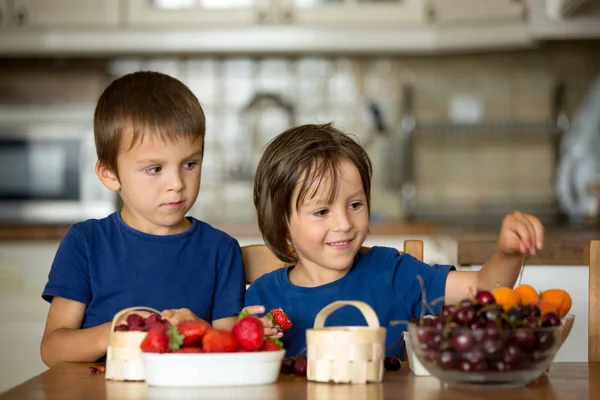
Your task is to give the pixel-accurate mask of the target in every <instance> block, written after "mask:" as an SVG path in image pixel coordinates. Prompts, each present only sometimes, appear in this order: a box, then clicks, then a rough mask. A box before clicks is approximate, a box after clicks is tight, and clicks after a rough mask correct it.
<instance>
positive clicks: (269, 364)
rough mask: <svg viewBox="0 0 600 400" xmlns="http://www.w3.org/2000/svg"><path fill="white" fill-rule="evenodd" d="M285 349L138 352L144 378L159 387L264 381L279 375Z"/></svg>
mask: <svg viewBox="0 0 600 400" xmlns="http://www.w3.org/2000/svg"><path fill="white" fill-rule="evenodd" d="M284 356H285V350H281V351H261V352H251V353H250V352H249V353H199V354H196V353H165V354H157V353H142V358H143V360H144V365H145V369H146V382H147V383H148V385H150V386H162V387H207V386H239V385H266V384H270V383H274V382H276V381H277V378H278V377H279V371H280V369H281V361H282V360H283V357H284Z"/></svg>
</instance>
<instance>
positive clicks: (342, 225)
mask: <svg viewBox="0 0 600 400" xmlns="http://www.w3.org/2000/svg"><path fill="white" fill-rule="evenodd" d="M351 228H352V220H351V219H350V216H349V215H348V213H347V212H340V213H338V214H337V216H336V219H335V230H336V231H341V232H346V231H349V230H350V229H351Z"/></svg>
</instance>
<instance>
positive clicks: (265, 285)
mask: <svg viewBox="0 0 600 400" xmlns="http://www.w3.org/2000/svg"><path fill="white" fill-rule="evenodd" d="M288 269H289V267H283V268H277V269H276V270H273V271H271V272H267V273H266V274H263V275H261V276H259V277H258V278H256V279H255V280H254V282H252V283H251V284H250V287H249V288H248V290H249V291H255V290H264V289H267V290H272V289H273V287H274V286H275V285H278V286H279V282H281V278H282V277H284V276H285V275H286V274H287V271H288Z"/></svg>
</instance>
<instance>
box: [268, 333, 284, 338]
mask: <svg viewBox="0 0 600 400" xmlns="http://www.w3.org/2000/svg"><path fill="white" fill-rule="evenodd" d="M269 337H270V338H271V339H281V338H282V337H283V332H277V334H276V335H271V336H269Z"/></svg>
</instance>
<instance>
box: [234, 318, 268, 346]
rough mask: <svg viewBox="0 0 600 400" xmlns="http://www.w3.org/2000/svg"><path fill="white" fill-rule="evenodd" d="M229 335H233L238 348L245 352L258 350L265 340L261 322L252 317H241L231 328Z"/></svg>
mask: <svg viewBox="0 0 600 400" xmlns="http://www.w3.org/2000/svg"><path fill="white" fill-rule="evenodd" d="M231 333H233V334H234V335H235V338H236V339H237V341H238V343H239V344H240V347H241V348H243V349H244V350H247V351H256V350H258V349H260V346H262V344H263V342H264V340H265V334H264V331H263V325H262V322H260V320H259V319H258V318H256V317H252V316H246V317H242V319H240V320H239V321H238V322H237V323H236V324H235V325H234V326H233V328H232V329H231Z"/></svg>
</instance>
